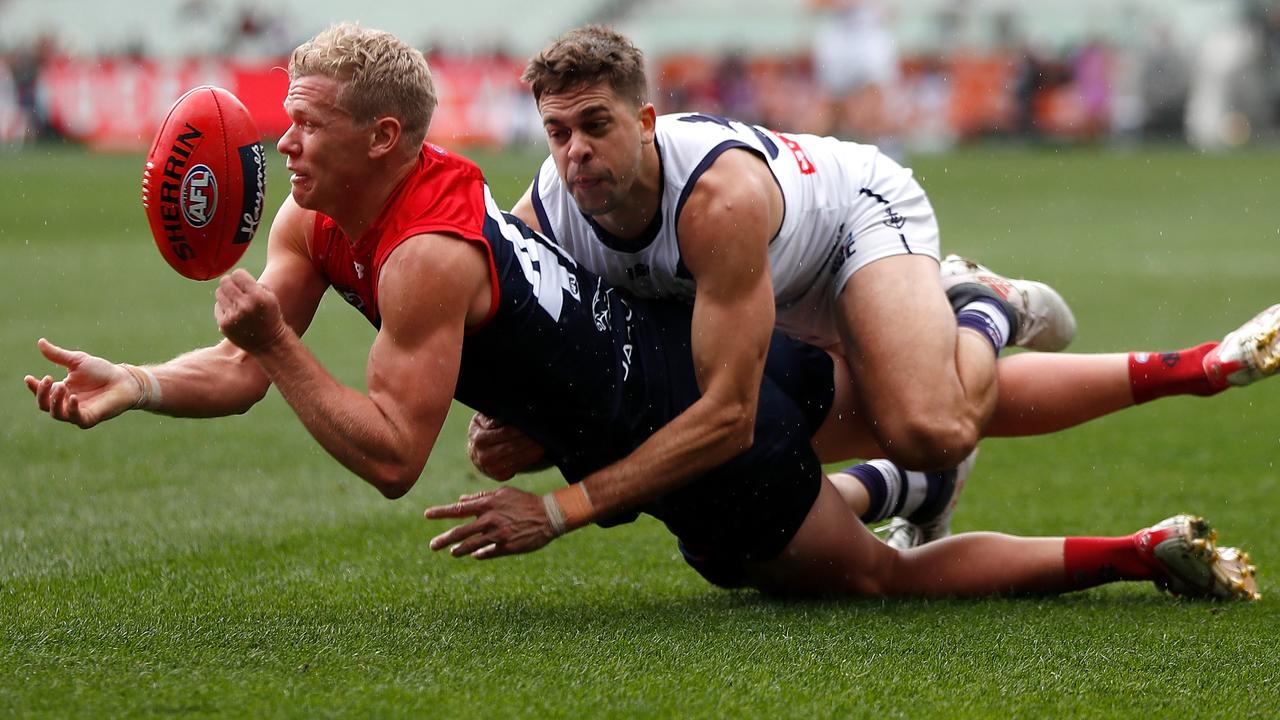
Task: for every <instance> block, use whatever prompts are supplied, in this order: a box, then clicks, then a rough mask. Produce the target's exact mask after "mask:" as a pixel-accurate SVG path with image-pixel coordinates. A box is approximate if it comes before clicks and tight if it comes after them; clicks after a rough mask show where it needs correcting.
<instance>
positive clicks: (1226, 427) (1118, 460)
mask: <svg viewBox="0 0 1280 720" xmlns="http://www.w3.org/2000/svg"><path fill="white" fill-rule="evenodd" d="M477 159H478V160H479V161H480V162H481V164H482V166H483V167H485V168H486V172H487V174H488V176H489V179H490V181H491V183H493V185H494V186H495V193H496V194H497V195H498V197H499V198H500V199H503V200H505V201H507V202H511V201H513V200H514V199H515V197H516V196H517V195H518V194H519V192H521V191H522V190H523V186H524V183H525V182H526V181H527V179H528V178H529V177H530V175H531V173H532V172H533V170H534V168H535V167H536V163H537V162H538V160H539V157H538V156H537V155H536V153H535V154H512V155H481V156H478V157H477ZM1277 159H1280V156H1277V155H1276V154H1275V153H1267V152H1261V153H1252V154H1247V155H1244V154H1241V155H1230V156H1225V157H1204V156H1198V155H1193V154H1190V153H1184V152H1177V151H1171V150H1142V151H1134V152H1130V153H1123V154H1099V153H1095V152H1091V151H1051V150H1039V151H1027V150H1012V149H1005V150H994V151H992V150H975V151H968V152H964V153H959V154H954V155H948V156H942V157H935V158H923V159H920V160H919V161H917V162H916V163H915V167H916V170H917V172H918V174H919V176H920V177H921V178H922V180H923V182H924V184H925V186H926V188H928V190H929V191H930V195H931V198H932V200H933V202H934V204H935V207H936V208H937V210H938V212H939V215H940V218H941V222H942V228H943V238H944V249H946V250H947V251H958V252H962V253H966V254H970V255H972V256H974V257H976V258H978V259H981V260H982V261H984V262H985V263H987V264H989V265H991V266H992V267H995V268H996V269H998V270H1002V271H1005V272H1010V273H1017V274H1025V275H1028V276H1034V277H1044V278H1046V279H1048V280H1050V281H1051V282H1053V283H1054V284H1055V285H1056V286H1057V287H1058V288H1060V289H1061V290H1062V291H1063V293H1064V294H1065V295H1066V296H1067V297H1068V299H1069V300H1070V301H1071V302H1072V304H1073V306H1074V307H1075V309H1076V313H1077V317H1078V319H1079V320H1080V325H1081V331H1080V335H1079V339H1078V341H1077V344H1076V345H1075V347H1074V348H1073V349H1074V350H1078V351H1086V352H1087V351H1095V352H1096V351H1105V350H1116V349H1122V348H1133V349H1150V350H1159V349H1168V348H1172V347H1182V346H1186V345H1190V344H1193V343H1196V342H1200V341H1203V340H1206V339H1212V338H1216V337H1219V336H1220V335H1221V334H1222V333H1223V332H1225V331H1226V330H1228V329H1231V328H1233V327H1235V326H1236V325H1238V324H1239V323H1240V322H1241V321H1243V320H1244V319H1246V318H1248V317H1249V316H1250V315H1252V314H1253V313H1254V312H1255V311H1257V310H1258V309H1260V308H1261V307H1264V306H1265V305H1267V304H1269V303H1271V302H1275V301H1276V300H1278V299H1280V297H1278V296H1277V291H1276V287H1277V285H1276V282H1275V277H1276V272H1277V270H1280V215H1278V214H1277V210H1276V206H1275V187H1276V176H1275V167H1276V166H1277ZM140 164H141V160H140V159H139V158H136V157H115V156H95V155H87V154H82V153H80V152H78V151H74V150H65V149H58V148H34V149H29V150H26V151H23V152H21V153H9V154H0V280H2V281H3V284H4V287H5V288H6V289H7V295H8V297H7V299H6V301H5V302H4V303H3V304H2V305H0V315H2V316H3V322H0V339H2V342H0V353H2V355H0V363H2V366H3V368H4V370H5V374H6V376H7V377H8V382H7V385H6V387H7V389H6V390H4V391H3V392H0V403H3V405H2V406H0V407H2V409H3V412H2V413H0V431H2V432H3V438H4V439H3V443H4V444H3V447H4V455H3V457H4V459H5V465H6V466H7V467H6V471H5V472H4V473H3V475H2V476H0V477H2V478H3V479H0V716H41V715H52V716H81V717H106V716H142V717H145V716H171V715H189V716H303V717H313V716H321V717H324V716H417V717H421V716H430V717H449V716H476V715H484V716H491V717H508V716H525V717H573V716H602V717H633V716H706V717H726V716H751V717H764V716H774V715H778V716H794V717H800V716H810V715H817V716H823V717H841V716H867V717H870V716H875V717H940V716H965V717H1000V718H1004V717H1066V716H1088V717H1149V716H1151V715H1153V714H1156V713H1159V714H1161V715H1167V716H1178V715H1182V716H1188V717H1212V716H1222V717H1240V716H1246V717H1247V716H1260V717H1267V716H1274V714H1275V712H1276V711H1277V708H1280V672H1278V671H1277V663H1276V662H1275V652H1276V651H1275V648H1276V647H1280V622H1278V621H1280V595H1277V594H1276V590H1277V581H1276V579H1275V578H1276V577H1277V575H1276V573H1277V572H1280V571H1278V570H1277V568H1280V529H1277V524H1276V523H1275V519H1274V513H1275V507H1276V499H1277V497H1280V471H1277V469H1276V466H1275V457H1276V455H1277V451H1278V450H1280V382H1276V381H1272V382H1271V383H1267V384H1264V385H1261V386H1257V387H1253V388H1249V389H1247V390H1242V391H1233V392H1231V393H1228V394H1227V395H1224V396H1220V397H1218V398H1213V399H1210V400H1201V399H1195V398H1190V399H1188V398H1179V399H1173V400H1166V401H1161V402H1158V403H1155V404H1153V405H1149V406H1145V407H1142V408H1138V409H1135V410H1130V411H1127V412H1125V413H1122V414H1120V415H1118V416H1114V417H1111V418H1106V419H1104V420H1101V421H1098V422H1095V423H1093V424H1091V425H1089V426H1087V427H1083V428H1079V429H1076V430H1073V431H1070V432H1067V433H1062V434H1059V435H1055V436H1052V437H1043V438H1032V439H1020V440H999V441H987V442H985V443H984V453H983V456H982V460H981V462H980V463H979V465H978V469H977V471H976V473H975V475H974V478H973V480H972V481H971V483H970V485H969V490H968V491H967V494H966V496H965V498H964V500H963V503H962V505H961V509H960V511H959V512H958V514H957V518H956V526H957V529H960V530H964V529H979V528H981V529H988V528H990V529H999V530H1005V531H1010V532H1018V533H1026V534H1063V533H1072V534H1118V533H1127V532H1131V531H1132V530H1134V529H1136V528H1137V527H1139V526H1141V525H1144V524H1148V523H1151V522H1154V521H1156V520H1159V519H1161V518H1163V517H1165V516H1167V515H1171V514H1174V513H1176V512H1180V511H1184V510H1191V511H1194V512H1198V513H1201V514H1204V515H1205V516H1206V517H1208V518H1209V519H1210V520H1211V521H1213V522H1214V523H1215V525H1217V526H1218V527H1219V528H1220V529H1221V530H1222V534H1223V539H1224V540H1225V541H1227V542H1228V543H1238V544H1241V545H1243V546H1245V547H1246V548H1248V549H1250V550H1251V551H1252V553H1253V555H1254V556H1255V558H1256V559H1257V562H1258V563H1259V564H1260V565H1261V567H1262V570H1261V573H1262V574H1261V589H1262V591H1263V593H1264V595H1267V596H1268V597H1267V598H1265V599H1264V600H1263V601H1262V602H1261V603H1259V604H1254V605H1249V606H1245V605H1222V604H1210V603H1191V602H1182V601H1178V600H1175V599H1172V598H1169V597H1167V596H1162V595H1159V594H1157V593H1156V592H1155V591H1154V590H1153V589H1152V588H1151V587H1150V586H1149V585H1145V584H1141V585H1139V584H1126V585H1115V586H1110V587H1107V588H1102V589H1098V590H1093V591H1090V592H1086V593H1080V594H1075V595H1070V596H1066V597H1063V598H1053V599H997V600H988V601H967V600H966V601H961V600H955V601H891V602H880V601H852V602H777V601H771V600H767V599H763V598H760V597H758V596H756V595H754V594H751V593H726V592H722V591H719V590H716V589H715V588H712V587H710V586H708V585H706V584H705V583H704V582H702V580H701V579H700V578H698V577H697V576H696V575H695V574H694V573H693V572H692V571H691V570H690V569H688V568H687V567H685V566H684V565H683V563H682V562H680V560H679V559H678V556H677V553H676V551H675V547H674V542H673V541H672V539H671V538H670V537H669V536H668V535H667V534H666V533H665V531H664V530H663V529H662V528H661V526H660V525H659V524H657V523H655V522H653V521H649V520H645V521H641V522H639V523H637V524H635V525H632V526H628V527H623V528H619V529H614V530H609V531H604V530H600V529H598V528H589V529H585V530H583V531H580V532H576V533H573V534H571V535H570V536H567V537H565V538H563V539H561V540H559V541H557V542H555V543H553V544H552V545H550V546H548V547H547V548H546V549H544V550H543V551H541V552H538V553H535V554H533V555H529V556H523V557H518V558H509V559H503V560H498V561H493V562H487V563H476V562H473V561H469V560H466V561H459V560H453V559H450V558H448V557H445V556H442V555H434V554H432V553H430V552H429V551H428V550H427V548H426V543H427V540H428V539H429V538H430V537H431V535H433V534H434V533H436V532H439V531H440V530H441V529H442V528H443V527H445V525H444V524H443V523H434V524H432V523H427V522H426V521H424V520H423V519H422V518H421V510H422V508H423V507H424V506H426V505H428V504H435V503H438V502H440V501H445V500H449V499H451V498H454V497H456V496H457V495H458V494H459V493H462V492H469V491H475V490H478V489H482V488H485V487H487V486H488V484H487V483H486V482H485V481H482V480H481V479H480V478H479V477H477V476H476V474H475V473H474V472H473V471H472V470H471V469H470V467H469V465H468V463H467V461H466V459H465V454H464V453H463V451H462V442H463V437H464V430H465V423H466V419H467V418H468V417H469V413H468V412H466V411H465V410H464V409H462V408H458V409H456V410H455V412H454V413H453V414H451V416H450V419H449V423H448V425H447V426H446V428H445V431H444V432H443V434H442V436H441V439H440V442H439V444H438V446H437V450H436V453H435V455H434V456H433V457H432V459H431V461H430V463H429V464H428V466H427V469H426V472H425V473H424V477H423V479H422V480H421V481H420V482H419V484H418V486H417V487H416V488H415V489H414V490H413V491H412V492H411V493H410V494H409V495H408V496H406V497H405V498H404V499H402V500H400V501H398V502H395V503H389V502H387V501H385V500H383V499H381V497H380V496H379V495H378V494H377V493H376V492H375V491H374V490H372V488H369V487H367V486H365V485H364V484H363V483H362V482H361V481H360V480H359V479H357V478H355V477H354V476H352V475H349V474H348V473H346V472H345V471H344V470H343V469H342V468H341V467H340V466H338V465H337V463H335V462H334V461H332V460H331V459H329V458H328V457H327V456H326V455H325V454H324V452H323V451H322V450H320V449H319V447H318V446H317V445H316V444H315V443H314V442H313V441H312V440H311V438H310V437H309V436H308V435H307V433H306V431H305V430H304V429H303V428H302V426H301V424H300V423H298V422H297V420H296V419H295V418H294V417H293V415H292V413H291V411H290V410H289V408H288V407H287V406H286V405H285V404H284V403H283V402H282V400H281V399H280V397H279V396H278V395H277V394H275V393H272V394H271V395H269V396H268V398H267V400H266V401H264V402H263V403H262V404H260V405H259V406H258V407H256V408H255V409H254V410H253V411H252V412H250V413H249V414H247V415H245V416H243V417H236V418H227V419H219V420H208V421H193V420H175V419H168V418H157V417H154V416H149V415H146V414H142V413H134V414H130V415H127V416H125V417H122V418H120V419H118V420H115V421H113V422H110V423H107V424H106V425H104V426H102V427H100V428H96V429H94V430H92V431H89V432H82V431H79V430H77V429H75V428H72V427H70V426H64V425H59V424H56V423H54V422H52V421H50V420H48V419H47V418H43V417H41V416H40V414H39V413H38V412H37V411H36V410H35V408H34V404H33V403H32V401H31V398H30V395H29V393H27V391H26V389H25V388H24V387H23V386H22V384H21V377H22V375H23V374H24V373H33V374H43V373H45V372H53V369H52V368H51V367H50V366H49V365H48V363H46V362H44V361H43V360H42V358H40V357H39V354H38V352H37V351H36V349H35V346H34V342H35V339H36V338H37V337H39V336H47V337H49V338H50V339H51V340H53V341H55V342H58V343H62V344H66V345H69V346H72V347H78V348H82V349H85V350H88V351H90V352H94V353H97V354H101V355H104V356H106V357H109V358H112V359H115V360H128V361H133V362H148V361H159V360H163V359H166V358H168V357H171V356H173V355H175V354H177V353H179V352H182V351H183V350H186V349H188V348H190V347H194V346H197V345H202V344H208V343H211V342H214V341H215V340H216V339H218V337H219V336H218V332H217V328H216V326H215V325H214V323H213V320H212V310H211V308H212V287H213V286H212V284H198V283H194V282H191V281H187V280H184V279H182V278H180V277H179V276H177V275H176V274H175V273H173V272H171V271H170V270H169V269H168V268H167V267H166V266H165V265H164V264H163V261H162V260H161V259H160V258H159V255H158V253H157V252H156V251H155V249H154V248H153V247H152V245H151V240H150V237H149V235H148V233H147V231H146V224H145V220H144V218H143V215H142V212H141V210H140V208H139V206H138V201H137V198H138V174H139V169H140ZM281 165H282V163H280V162H275V163H274V165H273V175H272V176H271V180H270V184H269V187H268V189H269V191H270V195H271V197H272V202H271V203H270V204H269V207H274V206H275V205H277V204H278V201H279V199H280V198H281V197H283V193H284V192H285V188H286V183H285V182H284V178H283V173H282V172H281V167H280V166H281ZM264 240H265V235H264V236H263V237H260V238H259V239H258V241H257V242H256V243H255V244H254V246H253V247H252V248H251V249H250V251H249V255H248V256H247V258H246V260H245V262H244V265H245V266H246V267H249V268H251V269H252V270H255V271H256V270H258V269H260V268H261V265H262V262H263V257H264V246H265V242H264ZM371 337H372V331H371V330H370V329H369V328H368V327H367V325H365V324H364V323H363V321H362V320H361V319H360V318H359V317H358V316H357V314H356V313H354V312H353V311H351V310H350V309H349V308H347V307H346V306H345V304H344V303H342V302H341V300H339V299H337V298H336V297H330V298H328V299H327V300H326V302H325V304H324V306H323V307H322V308H321V312H320V314H319V316H318V317H317V320H316V322H315V324H314V325H313V328H312V330H311V331H310V332H309V333H308V335H307V337H306V342H307V344H308V345H309V346H310V347H312V348H313V349H314V350H315V352H316V353H317V355H318V356H319V357H320V358H321V360H322V361H323V362H324V363H325V364H326V366H327V367H329V368H330V369H331V370H332V371H333V372H334V373H335V374H336V375H337V376H338V378H339V379H340V380H342V381H344V382H347V383H349V384H352V385H354V386H356V387H362V385H363V377H364V374H363V369H364V360H365V351H366V350H367V345H368V341H369V340H370V339H371ZM556 482H557V479H556V478H555V477H554V476H552V475H550V474H544V475H542V476H539V477H537V478H532V479H528V480H524V481H522V483H523V485H524V486H525V487H529V488H531V489H545V488H549V487H552V486H554V484H555V483H556Z"/></svg>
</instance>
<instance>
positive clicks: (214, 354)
mask: <svg viewBox="0 0 1280 720" xmlns="http://www.w3.org/2000/svg"><path fill="white" fill-rule="evenodd" d="M147 369H148V370H150V371H151V372H152V374H153V375H154V376H155V378H156V381H157V382H158V383H159V400H158V402H154V403H152V404H150V405H148V406H147V409H148V410H151V411H152V412H156V413H161V414H163V415H171V416H174V417H190V418H204V417H222V416H224V415H236V414H239V413H243V412H246V411H247V410H248V409H249V408H251V407H253V405H254V404H255V403H257V402H258V401H259V400H261V399H262V397H263V396H264V395H266V392H267V388H268V387H269V383H268V380H267V378H266V376H265V375H264V374H263V373H262V370H261V369H260V368H259V367H258V364H257V363H255V362H254V361H253V358H251V357H249V356H248V355H247V354H246V353H244V352H243V351H241V350H240V349H239V348H236V347H235V346H234V345H232V344H230V343H228V342H225V341H224V342H223V343H221V344H219V345H216V346H214V347H208V348H202V349H200V350H193V351H191V352H189V353H185V354H183V355H180V356H178V357H176V358H174V359H173V360H170V361H168V362H166V363H163V364H161V365H152V366H148V367H147Z"/></svg>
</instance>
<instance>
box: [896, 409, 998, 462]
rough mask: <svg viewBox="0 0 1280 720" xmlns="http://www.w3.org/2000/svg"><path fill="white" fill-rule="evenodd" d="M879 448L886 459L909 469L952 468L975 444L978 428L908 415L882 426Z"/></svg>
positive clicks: (959, 421) (935, 417) (923, 415)
mask: <svg viewBox="0 0 1280 720" xmlns="http://www.w3.org/2000/svg"><path fill="white" fill-rule="evenodd" d="M881 428H882V431H881V433H880V445H881V447H882V448H883V449H884V451H885V454H886V455H887V456H888V458H889V459H890V460H892V461H893V462H895V463H897V464H898V465H901V466H903V467H905V468H909V469H911V470H944V469H947V468H951V467H955V466H956V465H957V464H959V463H960V461H961V460H963V459H964V458H965V457H966V456H968V455H969V453H971V452H973V448H974V447H975V446H976V445H977V444H978V428H977V426H975V425H974V424H973V423H971V422H969V421H967V420H965V419H963V418H947V417H941V416H938V415H930V414H927V413H911V414H907V415H904V416H901V417H899V418H896V419H891V420H890V421H888V422H885V423H883V425H882V426H881Z"/></svg>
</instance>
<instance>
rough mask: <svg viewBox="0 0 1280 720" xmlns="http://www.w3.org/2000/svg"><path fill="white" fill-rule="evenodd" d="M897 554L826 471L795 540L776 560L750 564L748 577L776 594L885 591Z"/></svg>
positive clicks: (877, 593) (754, 583)
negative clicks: (868, 525)
mask: <svg viewBox="0 0 1280 720" xmlns="http://www.w3.org/2000/svg"><path fill="white" fill-rule="evenodd" d="M895 559H896V552H895V551H894V550H893V549H892V548H890V547H889V546H887V545H885V544H884V543H882V542H880V541H879V540H878V539H876V537H875V536H874V535H872V534H871V531H870V530H868V529H867V528H866V527H865V526H864V525H863V524H862V523H861V522H860V521H859V520H858V518H857V517H856V516H855V515H854V514H853V512H852V511H851V510H850V509H849V508H848V506H847V505H845V503H844V501H843V500H842V499H841V497H840V493H839V491H837V490H836V488H835V486H834V485H832V484H831V482H830V481H829V480H827V479H826V478H825V477H824V478H823V479H822V484H821V487H820V488H819V490H818V497H817V498H816V499H815V500H814V502H813V505H812V506H811V507H810V509H809V513H808V515H806V516H805V519H804V522H803V523H801V525H800V529H799V530H797V531H796V534H795V535H794V536H793V537H792V538H791V542H789V543H788V544H787V546H786V547H785V548H783V550H782V552H781V553H779V554H778V555H777V556H776V557H774V558H773V559H772V560H768V561H765V562H757V563H749V564H747V566H746V577H747V581H748V582H749V583H750V584H751V585H752V586H753V587H756V588H757V589H759V590H761V591H763V592H766V593H769V594H776V595H799V596H804V595H825V594H842V595H847V594H852V595H866V596H872V595H881V594H884V592H885V588H886V586H887V582H886V577H887V575H888V573H889V572H891V569H892V567H893V564H894V562H895Z"/></svg>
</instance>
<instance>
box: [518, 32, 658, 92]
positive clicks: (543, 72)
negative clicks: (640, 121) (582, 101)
mask: <svg viewBox="0 0 1280 720" xmlns="http://www.w3.org/2000/svg"><path fill="white" fill-rule="evenodd" d="M520 79H521V80H523V81H525V82H527V83H529V85H530V86H531V88H532V90H533V97H534V100H541V99H542V96H543V95H544V94H551V95H559V94H560V93H563V92H566V91H569V90H575V89H577V88H581V87H589V86H594V85H600V84H604V85H607V86H608V87H609V89H610V90H612V91H613V92H614V94H615V95H617V96H618V97H620V98H622V99H624V100H629V101H631V102H634V103H635V104H636V105H637V106H639V105H643V104H644V103H646V102H648V100H649V85H648V82H647V81H646V79H645V74H644V53H642V52H641V51H640V49H639V48H637V47H636V46H635V45H633V44H632V43H631V41H630V40H628V39H627V38H626V37H625V36H623V35H622V34H621V33H617V32H614V31H613V30H610V29H609V28H607V27H603V26H601V25H587V26H585V27H580V28H577V29H574V30H570V31H569V32H567V33H565V34H564V35H561V36H560V37H558V38H556V39H555V40H554V41H553V42H552V43H551V44H550V45H548V46H547V47H546V48H545V49H543V51H542V52H540V53H538V54H537V55H534V56H533V59H532V60H530V61H529V65H528V66H527V67H525V70H524V75H522V76H521V78H520Z"/></svg>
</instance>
